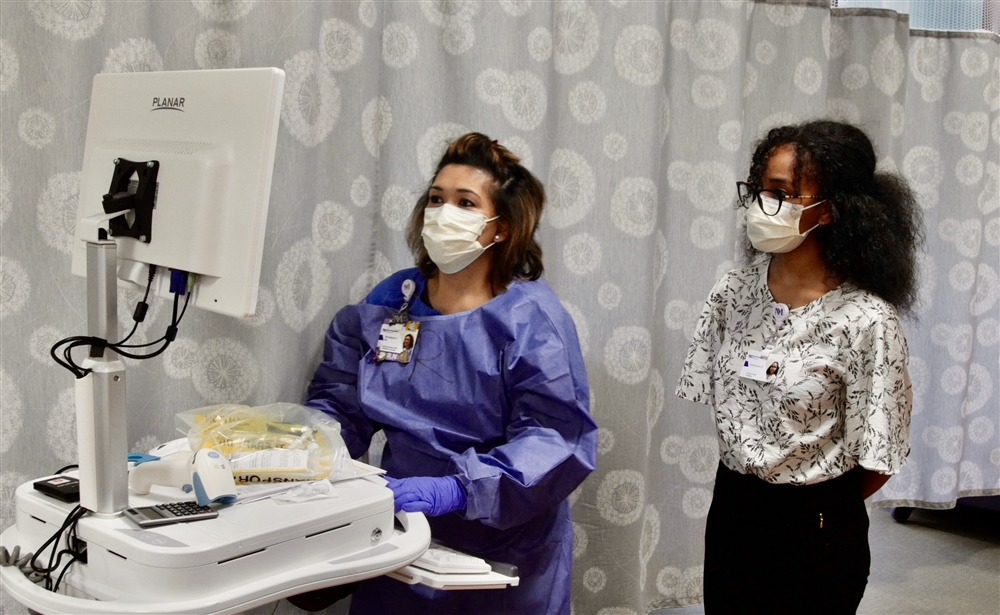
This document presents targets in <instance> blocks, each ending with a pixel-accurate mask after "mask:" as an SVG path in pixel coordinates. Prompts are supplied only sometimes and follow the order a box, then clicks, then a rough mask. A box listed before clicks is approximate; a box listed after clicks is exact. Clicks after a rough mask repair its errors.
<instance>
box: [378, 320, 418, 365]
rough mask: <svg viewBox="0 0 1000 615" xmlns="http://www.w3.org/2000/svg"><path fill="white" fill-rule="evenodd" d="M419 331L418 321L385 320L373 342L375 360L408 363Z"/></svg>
mask: <svg viewBox="0 0 1000 615" xmlns="http://www.w3.org/2000/svg"><path fill="white" fill-rule="evenodd" d="M419 333H420V323H419V322H417V321H415V320H408V321H406V322H401V323H393V322H392V320H391V319H390V320H386V321H385V323H383V324H382V328H381V329H379V332H378V342H376V344H375V360H376V361H377V362H379V363H381V362H382V361H395V362H397V363H409V362H410V359H411V358H412V357H413V353H414V351H415V350H416V346H417V335H418V334H419Z"/></svg>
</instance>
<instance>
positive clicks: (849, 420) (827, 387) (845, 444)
mask: <svg viewBox="0 0 1000 615" xmlns="http://www.w3.org/2000/svg"><path fill="white" fill-rule="evenodd" d="M769 263H770V260H769V259H766V260H764V261H762V262H760V263H757V264H755V265H753V266H751V267H748V268H746V269H741V270H734V271H731V272H729V273H728V274H726V275H725V276H723V278H722V279H721V280H720V281H719V282H718V283H717V284H716V285H715V288H713V289H712V292H711V295H710V296H709V298H708V301H707V302H706V304H705V308H704V309H703V310H702V313H701V317H700V319H699V321H698V324H697V326H696V328H695V333H694V339H693V340H692V342H691V346H690V348H689V350H688V354H687V360H686V361H685V362H684V368H683V370H682V371H681V377H680V381H679V383H678V385H677V395H678V396H679V397H682V398H684V399H689V400H691V401H695V402H700V403H705V404H709V405H711V406H713V407H714V409H715V424H716V428H717V430H718V435H719V446H720V455H721V459H722V462H723V463H724V464H725V465H726V467H727V468H729V469H730V470H733V471H735V472H740V473H746V474H750V473H752V474H755V475H756V476H758V477H759V478H761V479H763V480H765V481H767V482H771V483H791V484H799V485H804V484H811V483H817V482H821V481H824V480H828V479H830V478H834V477H837V476H840V475H841V474H843V473H845V472H847V471H848V470H850V469H852V468H854V467H856V466H859V465H860V466H862V467H864V468H867V469H869V470H874V471H876V472H880V473H883V474H896V473H898V472H899V471H900V470H901V469H902V466H903V462H904V461H905V460H906V456H907V454H908V452H909V448H910V438H909V426H910V407H911V397H912V396H911V387H910V378H909V372H908V370H907V347H906V339H905V338H904V336H903V330H902V326H901V325H900V322H899V319H898V318H897V316H896V312H895V310H894V309H893V308H892V306H890V305H889V304H888V303H886V302H885V301H883V300H882V299H880V298H878V297H876V296H874V295H872V294H871V293H868V292H865V291H862V290H858V289H856V288H853V287H851V286H850V285H848V284H842V285H841V286H840V287H838V288H836V289H834V290H832V291H830V292H828V293H826V294H825V295H823V296H822V297H820V298H818V299H816V300H814V301H812V302H811V303H809V304H807V305H804V306H801V307H798V308H796V309H794V310H789V311H788V316H787V317H786V318H785V319H784V320H781V319H779V318H776V317H775V315H774V306H775V304H776V301H775V300H774V298H773V297H772V296H771V292H770V290H769V289H768V286H767V268H768V264H769ZM752 351H763V353H764V354H766V355H769V357H773V358H775V359H776V362H777V363H778V369H777V372H776V373H775V374H773V375H770V376H767V378H766V379H765V380H755V379H751V378H749V377H741V376H740V373H741V370H742V368H743V365H744V361H745V360H746V358H747V355H748V353H749V352H752ZM771 361H772V359H771V358H768V361H767V363H771Z"/></svg>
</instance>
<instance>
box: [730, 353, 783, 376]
mask: <svg viewBox="0 0 1000 615" xmlns="http://www.w3.org/2000/svg"><path fill="white" fill-rule="evenodd" d="M783 358H784V356H783V355H780V354H774V353H771V352H767V351H758V350H751V351H749V352H747V356H746V357H745V358H744V359H743V367H742V368H741V369H740V377H741V378H750V379H751V380H757V381H758V382H767V381H768V380H771V379H773V378H774V376H775V374H777V373H778V370H780V369H781V360H782V359H783Z"/></svg>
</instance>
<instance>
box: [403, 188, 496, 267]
mask: <svg viewBox="0 0 1000 615" xmlns="http://www.w3.org/2000/svg"><path fill="white" fill-rule="evenodd" d="M499 217H500V216H496V217H494V218H489V219H487V218H486V216H484V215H482V214H479V213H476V212H474V211H468V210H465V209H462V208H461V207H456V206H454V205H448V204H447V203H446V204H444V205H441V206H439V207H428V208H427V209H425V210H424V230H423V231H422V232H421V233H420V234H421V236H422V237H423V238H424V247H425V248H427V255H428V256H430V257H431V260H432V261H434V264H435V265H437V268H438V269H440V270H441V271H442V272H444V273H447V274H452V273H458V272H459V271H461V270H463V269H465V268H466V267H468V266H469V265H470V264H471V263H472V261H474V260H476V259H477V258H479V255H480V254H482V253H483V252H485V251H486V249H487V248H489V247H491V246H492V245H493V244H492V243H491V244H490V245H488V246H486V248H484V247H483V246H482V245H480V243H479V236H480V235H482V234H483V229H485V228H486V223H487V222H490V221H493V220H496V219H497V218H499Z"/></svg>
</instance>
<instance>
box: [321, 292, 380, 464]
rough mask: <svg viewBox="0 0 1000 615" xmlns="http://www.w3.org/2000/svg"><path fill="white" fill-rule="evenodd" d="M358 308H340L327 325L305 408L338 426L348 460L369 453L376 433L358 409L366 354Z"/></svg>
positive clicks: (374, 427) (374, 428) (366, 347)
mask: <svg viewBox="0 0 1000 615" xmlns="http://www.w3.org/2000/svg"><path fill="white" fill-rule="evenodd" d="M361 333H362V332H361V318H360V313H359V311H358V308H357V306H353V305H349V306H346V307H344V308H342V309H341V310H340V311H339V312H337V315H336V316H335V317H334V318H333V322H331V323H330V327H329V328H328V329H327V331H326V337H325V338H324V342H323V360H322V361H321V362H320V364H319V366H318V367H317V368H316V372H315V373H314V374H313V378H312V382H310V384H309V389H308V391H307V394H306V397H307V399H306V402H305V405H306V406H307V407H309V408H315V409H316V410H321V411H322V412H325V413H326V414H329V415H330V416H332V417H333V418H334V419H336V420H337V422H339V423H340V430H341V431H340V433H341V436H342V437H343V438H344V442H345V443H346V444H347V449H348V450H349V451H350V453H351V457H354V458H358V457H360V456H361V455H363V454H364V453H365V451H367V450H368V446H369V445H370V444H371V439H372V435H374V433H375V431H376V430H377V426H376V425H374V424H373V423H372V422H371V421H369V420H368V418H367V417H366V416H365V414H364V412H362V409H361V403H360V398H359V396H358V366H359V364H360V363H361V360H362V358H364V356H365V354H366V353H367V352H368V346H367V344H366V342H365V341H364V338H363V337H362V335H361Z"/></svg>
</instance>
